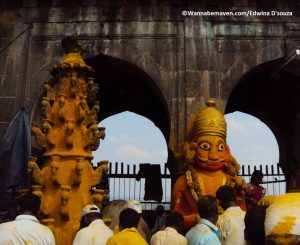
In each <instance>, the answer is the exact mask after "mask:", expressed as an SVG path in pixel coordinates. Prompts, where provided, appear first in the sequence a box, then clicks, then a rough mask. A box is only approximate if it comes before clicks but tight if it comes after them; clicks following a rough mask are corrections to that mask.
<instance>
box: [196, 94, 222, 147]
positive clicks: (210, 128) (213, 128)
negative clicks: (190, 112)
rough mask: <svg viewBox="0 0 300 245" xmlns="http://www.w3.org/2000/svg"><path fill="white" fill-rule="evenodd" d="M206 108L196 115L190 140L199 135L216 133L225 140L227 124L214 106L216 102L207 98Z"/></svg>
mask: <svg viewBox="0 0 300 245" xmlns="http://www.w3.org/2000/svg"><path fill="white" fill-rule="evenodd" d="M206 106H207V107H206V108H204V109H202V110H201V111H200V112H199V114H198V115H197V117H196V119H195V121H194V125H193V131H192V140H193V141H196V139H197V138H198V137H199V136H201V135H216V136H220V137H221V138H223V139H224V140H225V141H226V132H227V124H226V121H225V118H224V115H223V113H222V112H221V111H220V110H218V109H217V108H216V102H215V101H214V100H212V99H209V100H208V101H207V102H206Z"/></svg>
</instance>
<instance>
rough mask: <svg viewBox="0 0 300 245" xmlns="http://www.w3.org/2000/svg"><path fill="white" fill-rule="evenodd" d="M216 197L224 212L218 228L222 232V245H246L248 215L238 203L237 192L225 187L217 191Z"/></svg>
mask: <svg viewBox="0 0 300 245" xmlns="http://www.w3.org/2000/svg"><path fill="white" fill-rule="evenodd" d="M216 197H217V199H218V201H219V204H220V206H221V207H222V208H223V210H224V213H222V214H221V215H220V216H219V218H218V221H217V226H218V227H219V228H220V230H221V232H222V244H224V245H245V244H246V241H245V239H244V229H245V224H244V218H245V214H246V213H245V212H244V211H243V210H242V209H241V208H240V207H239V206H238V205H237V203H236V194H235V190H234V189H233V188H232V187H230V186H227V185H223V186H221V187H220V188H219V189H218V190H217V193H216Z"/></svg>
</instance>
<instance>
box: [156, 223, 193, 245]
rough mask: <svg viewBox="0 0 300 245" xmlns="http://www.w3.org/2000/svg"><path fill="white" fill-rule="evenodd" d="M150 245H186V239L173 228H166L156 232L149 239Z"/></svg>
mask: <svg viewBox="0 0 300 245" xmlns="http://www.w3.org/2000/svg"><path fill="white" fill-rule="evenodd" d="M150 244H151V245H187V244H188V241H187V239H186V238H185V237H184V236H182V235H181V234H179V233H178V232H177V231H176V230H175V229H174V228H172V227H167V228H166V229H164V230H163V231H158V232H156V233H155V234H154V235H153V236H152V238H151V243H150Z"/></svg>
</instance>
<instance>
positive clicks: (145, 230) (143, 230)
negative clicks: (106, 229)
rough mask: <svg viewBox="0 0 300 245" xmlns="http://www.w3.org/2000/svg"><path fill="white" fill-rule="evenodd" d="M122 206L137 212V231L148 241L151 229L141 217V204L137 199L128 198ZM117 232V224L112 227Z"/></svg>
mask: <svg viewBox="0 0 300 245" xmlns="http://www.w3.org/2000/svg"><path fill="white" fill-rule="evenodd" d="M124 208H131V209H133V210H135V211H137V212H138V214H139V217H140V219H139V223H138V227H137V228H138V232H139V233H140V234H141V236H142V237H143V238H144V239H145V240H146V241H147V242H148V243H149V242H150V239H151V235H152V234H151V231H150V229H149V226H148V224H147V223H146V221H145V220H144V219H143V217H142V212H143V210H142V205H141V203H140V202H139V201H138V200H129V201H127V202H126V204H125V206H124ZM118 232H119V226H118V225H117V226H116V227H115V228H114V234H117V233H118Z"/></svg>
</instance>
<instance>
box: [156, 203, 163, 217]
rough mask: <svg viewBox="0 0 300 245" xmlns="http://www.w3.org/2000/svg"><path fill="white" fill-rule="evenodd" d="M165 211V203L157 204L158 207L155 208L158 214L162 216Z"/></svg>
mask: <svg viewBox="0 0 300 245" xmlns="http://www.w3.org/2000/svg"><path fill="white" fill-rule="evenodd" d="M164 212H165V207H164V206H163V205H157V207H156V209H155V213H156V215H157V216H162V215H163V213H164Z"/></svg>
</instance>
